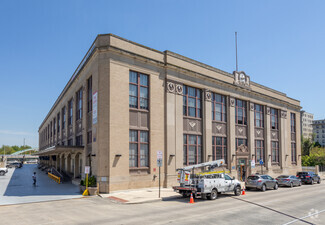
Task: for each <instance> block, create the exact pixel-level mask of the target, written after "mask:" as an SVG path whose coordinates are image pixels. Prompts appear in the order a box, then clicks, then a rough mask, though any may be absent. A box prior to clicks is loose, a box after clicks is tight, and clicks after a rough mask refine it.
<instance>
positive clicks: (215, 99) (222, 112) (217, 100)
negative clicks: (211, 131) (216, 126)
mask: <svg viewBox="0 0 325 225" xmlns="http://www.w3.org/2000/svg"><path fill="white" fill-rule="evenodd" d="M211 103H212V120H214V121H222V122H227V113H226V109H227V108H226V97H225V96H223V95H219V94H215V93H212V102H211Z"/></svg>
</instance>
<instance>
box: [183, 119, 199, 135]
mask: <svg viewBox="0 0 325 225" xmlns="http://www.w3.org/2000/svg"><path fill="white" fill-rule="evenodd" d="M183 130H184V132H186V133H193V134H202V121H201V120H198V119H190V118H184V119H183Z"/></svg>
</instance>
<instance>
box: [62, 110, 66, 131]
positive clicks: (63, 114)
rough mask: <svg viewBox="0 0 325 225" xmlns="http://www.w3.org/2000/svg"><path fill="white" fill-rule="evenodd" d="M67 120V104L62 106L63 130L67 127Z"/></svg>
mask: <svg viewBox="0 0 325 225" xmlns="http://www.w3.org/2000/svg"><path fill="white" fill-rule="evenodd" d="M65 120H66V116H65V106H64V107H63V108H62V130H64V129H65Z"/></svg>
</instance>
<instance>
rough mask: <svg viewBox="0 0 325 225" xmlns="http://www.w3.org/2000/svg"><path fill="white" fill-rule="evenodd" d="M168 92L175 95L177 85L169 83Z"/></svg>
mask: <svg viewBox="0 0 325 225" xmlns="http://www.w3.org/2000/svg"><path fill="white" fill-rule="evenodd" d="M167 91H168V92H170V93H175V84H174V83H172V82H169V81H168V82H167Z"/></svg>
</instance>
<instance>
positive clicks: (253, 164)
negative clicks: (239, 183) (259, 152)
mask: <svg viewBox="0 0 325 225" xmlns="http://www.w3.org/2000/svg"><path fill="white" fill-rule="evenodd" d="M251 168H252V169H254V168H255V160H252V161H251Z"/></svg>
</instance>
